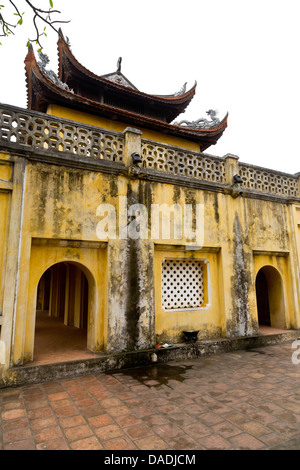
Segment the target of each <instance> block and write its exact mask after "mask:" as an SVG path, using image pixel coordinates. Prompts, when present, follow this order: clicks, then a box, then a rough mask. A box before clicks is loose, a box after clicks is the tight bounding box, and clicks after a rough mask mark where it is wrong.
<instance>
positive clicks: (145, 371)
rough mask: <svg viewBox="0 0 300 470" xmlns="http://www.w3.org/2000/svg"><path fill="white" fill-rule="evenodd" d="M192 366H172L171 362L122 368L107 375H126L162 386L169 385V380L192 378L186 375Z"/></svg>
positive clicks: (152, 385) (139, 380)
mask: <svg viewBox="0 0 300 470" xmlns="http://www.w3.org/2000/svg"><path fill="white" fill-rule="evenodd" d="M191 369H192V366H187V365H183V366H179V365H174V366H171V365H169V364H157V365H151V366H145V367H139V368H137V369H122V370H120V371H113V372H107V373H106V374H107V375H114V376H116V375H118V374H121V375H123V376H124V375H126V376H128V377H131V378H134V379H135V380H137V381H138V382H139V383H142V384H143V385H146V386H148V387H160V386H161V385H168V383H169V381H171V380H172V381H174V380H176V381H178V382H183V381H184V380H185V379H188V378H190V375H188V376H187V377H185V374H186V372H187V371H189V370H191Z"/></svg>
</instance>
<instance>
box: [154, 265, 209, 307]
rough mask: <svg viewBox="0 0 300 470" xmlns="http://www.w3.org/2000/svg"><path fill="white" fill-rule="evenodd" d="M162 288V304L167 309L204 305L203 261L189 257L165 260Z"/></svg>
mask: <svg viewBox="0 0 300 470" xmlns="http://www.w3.org/2000/svg"><path fill="white" fill-rule="evenodd" d="M161 289H162V306H163V307H164V308H165V309H166V310H181V309H186V310H190V309H197V308H199V307H201V306H203V304H204V284H203V263H202V262H201V261H198V260H187V259H176V260H175V259H166V260H164V261H163V262H162V286H161Z"/></svg>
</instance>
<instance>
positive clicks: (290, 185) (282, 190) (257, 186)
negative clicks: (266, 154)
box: [239, 163, 299, 197]
mask: <svg viewBox="0 0 300 470" xmlns="http://www.w3.org/2000/svg"><path fill="white" fill-rule="evenodd" d="M239 174H240V176H241V178H242V180H243V184H242V185H243V187H245V188H247V189H253V190H255V191H264V192H268V193H273V194H279V195H283V196H291V197H293V196H294V197H299V189H298V179H297V177H296V176H293V175H290V176H289V175H285V174H282V173H279V172H275V171H272V170H267V169H263V168H257V167H254V166H251V165H246V164H242V163H240V164H239Z"/></svg>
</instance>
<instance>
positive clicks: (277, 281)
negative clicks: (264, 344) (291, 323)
mask: <svg viewBox="0 0 300 470" xmlns="http://www.w3.org/2000/svg"><path fill="white" fill-rule="evenodd" d="M255 288H256V300H257V315H258V323H259V326H269V327H273V328H279V329H284V328H286V316H285V302H284V291H283V282H282V277H281V275H280V273H279V271H278V270H277V269H276V268H274V267H273V266H264V267H263V268H261V269H260V270H259V271H258V273H257V276H256V281H255Z"/></svg>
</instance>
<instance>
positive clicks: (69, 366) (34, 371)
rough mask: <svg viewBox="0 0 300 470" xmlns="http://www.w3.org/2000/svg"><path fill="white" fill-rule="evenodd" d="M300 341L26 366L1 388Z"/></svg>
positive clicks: (220, 343)
mask: <svg viewBox="0 0 300 470" xmlns="http://www.w3.org/2000/svg"><path fill="white" fill-rule="evenodd" d="M297 338H300V330H289V331H286V332H284V333H277V334H271V335H254V336H246V337H237V338H218V339H211V340H202V341H197V342H196V343H183V344H176V345H174V346H172V347H170V348H166V349H164V348H159V349H157V348H153V349H147V350H142V351H133V352H116V353H110V354H103V355H101V356H99V355H97V357H95V358H92V359H84V360H76V361H69V362H61V363H54V364H45V365H33V364H26V365H24V366H20V367H13V368H11V369H6V370H3V372H2V378H0V388H4V387H14V386H19V385H25V384H26V385H27V384H33V383H39V382H44V381H50V380H51V381H52V380H59V379H64V378H70V377H74V376H79V375H84V374H88V373H93V372H107V371H113V370H119V369H126V368H127V369H128V368H133V367H142V366H146V365H149V364H154V363H156V364H159V363H166V362H172V361H175V362H176V361H182V360H186V359H196V358H199V357H203V356H209V355H212V354H220V353H226V352H231V351H237V350H246V349H253V348H258V347H263V346H269V345H273V344H280V343H284V342H288V341H294V340H295V339H297Z"/></svg>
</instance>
